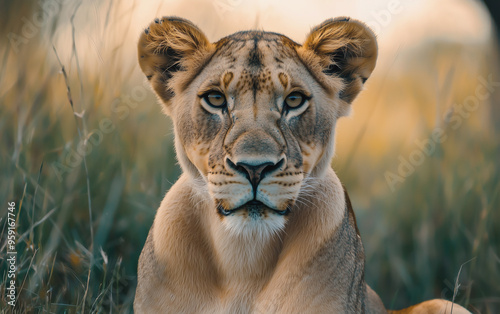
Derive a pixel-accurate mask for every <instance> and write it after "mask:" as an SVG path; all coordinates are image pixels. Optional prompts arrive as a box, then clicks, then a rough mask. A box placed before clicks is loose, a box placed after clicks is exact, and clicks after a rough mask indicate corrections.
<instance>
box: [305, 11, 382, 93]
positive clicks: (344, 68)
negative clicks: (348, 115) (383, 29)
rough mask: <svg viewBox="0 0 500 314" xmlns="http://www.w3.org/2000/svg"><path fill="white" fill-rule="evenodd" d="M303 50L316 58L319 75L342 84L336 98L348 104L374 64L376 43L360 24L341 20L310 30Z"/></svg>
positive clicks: (349, 20)
mask: <svg viewBox="0 0 500 314" xmlns="http://www.w3.org/2000/svg"><path fill="white" fill-rule="evenodd" d="M303 47H304V48H305V49H307V50H310V51H312V52H313V53H314V54H315V55H317V56H318V57H319V60H320V65H321V69H322V72H323V73H324V74H326V75H327V76H338V77H340V78H342V79H343V81H344V84H345V86H344V89H343V90H341V91H340V93H339V95H340V98H341V99H342V100H344V101H345V102H347V103H351V102H352V101H353V100H354V98H356V96H357V95H358V93H359V92H360V91H361V89H362V88H363V84H364V83H365V81H366V80H367V79H368V78H369V77H370V75H371V73H372V71H373V69H374V68H375V64H376V62H377V39H376V37H375V34H374V33H373V32H372V30H371V29H370V28H368V27H367V26H366V25H365V24H363V23H362V22H360V21H357V20H354V19H351V18H348V17H340V18H336V19H329V20H326V21H325V22H323V23H322V24H320V25H318V26H316V27H315V28H313V29H312V31H311V33H310V34H309V35H308V37H307V39H306V41H305V43H304V45H303Z"/></svg>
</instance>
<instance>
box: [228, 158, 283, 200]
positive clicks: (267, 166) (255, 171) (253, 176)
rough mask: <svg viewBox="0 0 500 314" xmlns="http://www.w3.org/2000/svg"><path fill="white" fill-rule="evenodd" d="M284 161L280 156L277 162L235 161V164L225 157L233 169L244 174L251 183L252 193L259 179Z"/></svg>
mask: <svg viewBox="0 0 500 314" xmlns="http://www.w3.org/2000/svg"><path fill="white" fill-rule="evenodd" d="M283 163H284V159H283V158H282V159H281V160H280V161H278V162H277V163H274V162H270V161H267V162H263V163H259V164H256V165H252V164H249V163H245V162H237V163H236V164H235V163H234V162H232V161H231V159H229V158H228V159H227V164H228V165H229V166H230V167H231V168H232V169H233V170H235V171H237V172H239V173H241V174H243V175H245V176H246V177H247V179H248V181H250V183H251V184H252V187H253V190H254V193H255V192H256V190H257V186H258V185H259V183H260V181H262V179H264V177H265V176H266V175H267V174H269V173H271V172H273V171H274V170H276V169H278V168H280V167H281V166H282V165H283Z"/></svg>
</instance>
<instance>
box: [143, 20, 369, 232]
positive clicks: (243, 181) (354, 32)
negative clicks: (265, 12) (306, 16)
mask: <svg viewBox="0 0 500 314" xmlns="http://www.w3.org/2000/svg"><path fill="white" fill-rule="evenodd" d="M138 53H139V63H140V66H141V69H142V70H143V72H144V73H145V75H146V77H147V79H148V80H149V81H150V83H151V85H152V87H153V89H154V91H155V92H156V94H157V95H158V97H159V99H160V101H161V102H162V103H163V104H164V111H165V112H166V113H167V114H168V115H169V116H170V117H171V118H172V120H173V123H174V131H175V146H176V151H177V156H178V159H179V162H180V165H181V167H182V169H183V170H184V172H185V173H187V174H188V175H189V176H190V177H191V178H192V179H193V184H197V185H198V188H200V189H202V190H206V191H207V195H210V198H211V199H212V200H213V204H214V206H213V210H216V211H217V212H218V213H219V215H220V217H221V220H222V222H223V224H224V225H225V226H226V227H227V228H228V229H229V230H234V231H235V232H242V230H245V229H249V228H254V229H266V230H270V231H276V230H279V229H281V228H283V227H284V225H285V222H286V215H287V214H288V213H289V212H290V211H293V210H294V206H298V205H299V204H300V195H301V190H303V189H304V188H305V187H307V185H308V182H310V180H312V179H314V178H318V177H321V176H322V175H323V174H324V172H325V169H326V168H327V167H329V164H330V160H331V158H332V156H333V152H334V130H335V124H336V121H337V119H338V118H339V117H341V116H344V115H347V114H348V113H349V111H350V104H351V103H352V101H353V100H354V98H355V97H356V96H357V95H358V93H359V92H360V91H361V89H362V87H363V84H364V83H365V81H366V80H367V79H368V77H369V76H370V74H371V72H372V71H373V69H374V67H375V63H376V58H377V44H376V39H375V36H374V34H373V32H372V31H371V30H370V29H369V28H367V27H366V26H365V25H364V24H363V23H361V22H359V21H356V20H353V19H349V18H337V19H330V20H327V21H325V22H324V23H322V24H320V25H319V26H317V27H315V28H313V29H312V31H311V32H310V34H309V35H308V36H307V39H306V40H305V42H304V44H302V45H300V44H298V43H296V42H294V41H292V40H291V39H289V38H288V37H286V36H283V35H280V34H276V33H271V32H263V31H245V32H238V33H235V34H232V35H230V36H227V37H225V38H222V39H221V40H219V41H217V42H215V43H210V42H209V40H208V39H207V38H206V36H205V35H204V34H203V33H202V32H201V30H200V29H198V28H197V27H196V26H195V25H194V24H192V23H191V22H189V21H187V20H184V19H181V18H177V17H164V18H162V19H157V20H155V22H154V23H152V24H151V25H150V26H149V27H148V28H147V29H146V30H145V31H144V33H143V34H142V35H141V38H140V40H139V46H138ZM195 182H196V183H195Z"/></svg>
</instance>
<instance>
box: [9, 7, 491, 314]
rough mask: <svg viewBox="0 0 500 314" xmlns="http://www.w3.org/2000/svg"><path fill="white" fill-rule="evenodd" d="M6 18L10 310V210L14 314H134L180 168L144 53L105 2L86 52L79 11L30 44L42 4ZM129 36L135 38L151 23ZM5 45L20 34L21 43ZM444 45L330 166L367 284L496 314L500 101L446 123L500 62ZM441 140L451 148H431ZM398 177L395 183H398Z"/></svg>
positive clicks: (395, 81) (380, 85)
mask: <svg viewBox="0 0 500 314" xmlns="http://www.w3.org/2000/svg"><path fill="white" fill-rule="evenodd" d="M46 2H47V3H48V2H50V1H46ZM2 6H3V8H5V10H4V11H3V12H2V13H1V14H0V18H1V23H3V24H1V26H2V28H1V31H0V35H1V38H0V134H1V142H2V146H1V148H0V206H1V207H0V230H1V233H0V234H1V241H0V249H1V250H0V252H1V253H0V256H1V257H2V260H1V261H0V293H1V295H0V309H1V310H0V312H2V313H10V312H11V311H12V308H11V307H10V306H9V305H8V301H9V299H8V298H7V290H6V289H7V281H8V278H7V276H8V261H7V254H5V253H6V250H7V241H6V240H7V234H8V231H7V230H8V226H7V210H8V205H7V204H8V202H15V203H16V205H15V210H14V212H15V215H16V224H17V231H16V238H17V246H16V251H17V267H18V270H17V278H16V287H17V292H18V299H17V304H16V307H15V309H14V310H13V311H14V312H15V313H26V312H28V313H39V312H57V313H64V312H67V313H80V312H84V313H87V312H113V313H118V312H120V313H121V312H123V313H127V312H132V302H133V298H134V292H135V285H136V268H137V260H138V257H139V254H140V251H141V249H142V246H143V244H144V241H145V239H146V236H147V232H148V230H149V227H150V226H151V223H152V220H153V218H154V215H155V211H156V208H157V207H158V205H159V203H160V201H161V199H162V198H163V196H164V195H165V193H166V191H167V190H168V189H169V187H170V186H171V185H172V184H173V182H175V180H176V179H177V177H178V176H179V174H180V169H179V167H178V165H177V164H176V159H175V152H174V149H173V145H172V141H173V134H172V130H171V125H170V120H168V119H167V118H166V117H164V116H163V115H162V113H161V108H160V106H159V105H158V104H157V102H156V99H155V97H154V96H153V94H152V92H151V91H150V90H149V88H148V87H147V86H146V85H145V83H144V79H143V76H142V74H141V73H140V70H139V69H138V67H137V65H136V63H135V62H136V61H135V60H136V59H135V58H136V56H135V51H134V50H133V47H135V42H134V43H132V44H130V43H125V42H122V41H124V40H125V38H128V37H127V36H124V37H123V38H121V37H120V36H116V35H113V34H112V35H109V31H113V30H115V29H114V28H112V27H111V26H110V25H111V24H112V23H113V22H115V21H118V20H120V19H125V20H126V19H127V15H126V13H127V12H128V11H127V10H124V9H119V8H116V7H115V4H114V3H113V2H105V3H104V4H102V7H99V10H101V11H100V12H102V14H100V15H99V16H101V20H100V21H99V23H101V24H102V25H103V29H104V31H103V35H102V36H103V37H102V38H101V39H100V40H96V39H92V38H90V37H89V38H90V39H87V40H86V41H85V43H86V44H83V43H81V42H79V41H78V40H77V39H78V36H80V37H84V35H85V34H86V33H85V30H86V28H85V27H82V28H81V29H80V28H79V27H78V25H79V24H78V23H76V22H74V23H72V15H73V13H75V12H79V11H78V10H77V8H78V6H77V5H76V4H75V3H73V2H71V1H69V2H68V3H67V4H65V6H64V8H63V9H60V10H57V12H56V11H54V12H55V13H54V14H53V15H52V16H51V19H50V20H49V21H47V22H45V23H44V24H43V27H37V26H36V25H35V30H37V31H36V32H35V33H34V34H33V36H28V37H29V38H28V37H26V36H25V35H22V34H23V33H22V32H23V30H22V29H23V27H26V25H27V22H26V20H22V19H19V17H23V16H24V17H28V19H27V20H28V21H29V20H30V19H31V17H32V16H33V12H37V10H39V7H38V4H36V3H35V2H32V3H30V2H29V1H27V2H14V1H4V2H2ZM83 9H85V8H83V7H82V10H83ZM86 9H87V11H92V10H93V8H92V7H90V8H86ZM87 11H83V12H87ZM6 12H9V13H8V14H7V13H6ZM124 12H125V13H124ZM81 15H83V16H77V18H76V19H78V18H79V19H80V21H81V20H84V19H85V18H86V16H85V13H82V14H81ZM158 15H162V13H159V14H158ZM318 22H320V21H318ZM75 25H76V27H75V29H76V33H77V34H78V36H73V35H72V34H74V33H75V30H74V29H73V28H72V26H75ZM122 25H123V23H122ZM127 27H128V28H130V30H129V31H130V32H131V33H132V34H138V32H140V30H141V28H142V27H143V25H135V24H133V23H131V25H127ZM115 31H116V30H115ZM11 33H16V34H21V35H20V36H21V37H20V38H17V39H16V40H18V41H17V43H18V44H17V45H15V44H12V37H9V36H8V34H11ZM127 34H128V33H127ZM22 36H24V37H22ZM132 37H133V36H132ZM75 38H76V41H75V42H73V39H75ZM23 39H24V40H23ZM108 39H109V40H108ZM19 40H20V41H19ZM134 40H135V39H134ZM437 45H438V43H431V44H427V46H426V47H436V46H437ZM75 47H76V49H75ZM130 47H132V48H130ZM443 47H444V48H443ZM443 47H441V48H442V49H441V48H440V49H435V50H432V49H431V51H430V52H428V51H427V52H426V54H425V55H424V58H427V59H425V60H422V54H421V53H420V52H419V51H418V50H417V52H418V53H417V52H416V53H415V54H414V55H413V57H414V56H416V55H417V54H418V56H419V59H416V58H413V57H412V54H408V55H406V57H405V58H406V61H405V60H400V61H398V62H400V63H398V64H397V65H396V66H399V68H400V69H401V64H406V65H407V67H406V68H404V67H403V68H402V69H403V70H400V72H401V73H404V74H398V75H396V76H390V75H389V76H387V75H385V73H392V72H391V71H392V70H391V69H390V68H389V67H386V68H384V63H381V64H382V68H381V69H379V70H378V71H379V72H377V74H375V75H374V77H373V79H372V81H371V82H370V83H369V84H368V87H367V91H366V92H365V94H364V95H363V96H361V97H360V99H359V100H358V101H357V102H356V103H355V114H354V116H353V118H349V119H345V121H343V122H341V123H340V128H339V130H338V132H337V134H338V135H337V141H338V143H337V152H338V153H337V156H336V158H335V159H334V161H333V163H332V165H333V167H334V169H335V170H336V172H337V173H338V175H339V177H340V179H341V181H342V182H343V183H344V185H345V186H346V187H347V189H348V190H349V192H350V194H351V200H352V201H353V205H354V208H355V211H356V214H357V218H358V225H359V229H360V231H361V234H362V237H363V241H364V245H365V251H366V265H367V266H366V280H367V282H368V283H369V284H370V285H371V286H372V288H374V290H375V291H377V292H378V293H379V295H380V296H381V297H382V299H383V301H384V303H385V305H386V306H387V307H389V308H402V307H405V306H408V305H410V304H414V303H417V302H420V301H423V300H426V299H430V298H437V297H441V298H446V299H449V300H452V299H454V300H455V302H458V303H460V304H461V305H463V306H466V307H467V308H468V309H469V310H471V311H472V312H475V313H498V312H500V284H499V283H500V228H499V226H498V224H499V223H500V196H499V194H500V170H499V169H500V168H499V160H500V159H499V157H500V141H499V138H500V137H499V135H500V134H499V132H498V129H499V128H498V126H499V125H500V121H498V120H495V119H494V117H495V114H494V111H495V110H497V109H495V108H498V106H499V105H500V104H499V103H498V102H497V99H498V96H496V95H498V92H500V90H495V88H497V89H498V87H492V91H491V93H490V95H489V96H488V97H486V99H484V100H481V101H480V105H479V106H478V107H474V108H473V109H470V110H468V109H467V110H465V111H462V112H461V113H460V111H459V110H457V109H456V108H455V109H450V108H452V106H451V105H452V104H453V103H457V104H463V103H464V102H465V99H467V97H468V96H471V95H472V96H474V95H475V94H474V91H475V89H476V88H477V86H479V85H478V84H480V79H481V78H488V75H490V74H492V73H493V74H492V75H493V77H494V78H495V79H496V81H498V72H497V71H496V68H495V67H493V66H491V64H494V62H495V60H496V58H497V57H498V56H497V55H496V54H491V52H490V53H489V54H488V53H486V52H485V53H484V55H483V54H481V53H482V51H483V50H482V48H478V49H476V50H474V49H472V50H470V48H467V47H459V48H460V49H461V52H462V54H461V56H462V57H463V58H466V59H467V60H468V61H467V62H468V63H467V62H464V64H461V66H462V70H461V71H458V70H457V71H454V70H453V71H452V70H450V68H453V66H450V64H449V63H447V62H445V61H443V60H448V59H449V56H450V55H452V54H451V53H450V51H456V50H457V49H456V48H457V47H452V48H450V47H449V46H443ZM485 47H486V46H485ZM422 49H423V48H422ZM446 49H451V50H446ZM468 49H469V50H468ZM485 49H486V48H485ZM471 53H476V54H477V57H478V58H470V55H471ZM89 54H91V55H92V57H89V56H88V55H89ZM443 54H444V55H443ZM454 56H455V55H454ZM464 56H466V57H464ZM462 57H460V58H462ZM58 58H59V60H58ZM89 60H94V61H95V62H94V63H92V62H89ZM124 60H126V62H124ZM415 60H417V61H415ZM429 60H430V61H429ZM457 60H458V59H457ZM460 60H462V59H460ZM460 60H459V61H460ZM471 60H472V61H471ZM405 62H406V63H405ZM457 62H458V61H457ZM460 62H461V61H460ZM415 63H417V64H418V65H417V66H415V65H414V64H415ZM434 63H436V64H437V65H438V66H435V67H434ZM408 64H410V65H411V64H413V67H411V66H410V65H408ZM426 66H427V67H429V68H432V69H435V70H436V73H434V72H432V71H431V72H429V71H427V70H422V67H426ZM63 69H64V70H63ZM426 69H427V68H426ZM398 73H399V72H398ZM429 73H430V74H429ZM443 73H444V74H443ZM436 77H438V79H436ZM415 80H416V81H418V82H419V83H418V84H415ZM435 81H437V82H438V84H437V85H439V86H440V88H438V92H436V90H435V89H434V87H433V86H434V85H435V84H434V82H435ZM450 82H452V83H450ZM68 88H69V91H68ZM495 97H496V98H495ZM436 98H437V99H438V100H436ZM373 99H377V100H376V101H374V100H373ZM378 103H380V104H381V105H378ZM437 105H439V106H440V107H439V108H437ZM370 106H373V107H370ZM436 108H437V109H436ZM492 108H493V109H492ZM459 122H460V123H459ZM437 129H439V130H441V132H442V136H441V139H442V140H441V141H434V140H433V138H434V137H433V134H435V133H433V132H436V130H437ZM416 142H418V143H427V144H425V145H428V146H425V145H424V144H423V146H422V145H419V144H415V143H416ZM429 145H430V146H429ZM421 147H423V148H421ZM430 147H432V149H431V148H430ZM419 156H420V157H419ZM417 157H418V158H417ZM402 159H403V160H405V161H406V162H407V163H410V167H409V168H405V166H401V164H402V163H405V162H402V161H401V160H402ZM411 160H414V161H416V160H418V162H417V163H412V161H411ZM407 166H408V165H407ZM398 168H402V169H403V170H404V169H406V170H405V171H403V172H401V171H399V169H398ZM389 172H390V173H391V174H393V175H395V176H397V179H394V177H392V178H393V179H392V181H391V179H389V181H388V179H387V178H388V173H389ZM389 178H391V177H389ZM394 180H395V181H394ZM391 182H392V183H391Z"/></svg>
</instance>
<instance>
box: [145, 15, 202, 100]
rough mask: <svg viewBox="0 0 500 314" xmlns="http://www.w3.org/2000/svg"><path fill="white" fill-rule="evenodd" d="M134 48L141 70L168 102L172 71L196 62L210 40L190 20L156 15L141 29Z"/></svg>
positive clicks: (171, 92)
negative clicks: (136, 50) (136, 51)
mask: <svg viewBox="0 0 500 314" xmlns="http://www.w3.org/2000/svg"><path fill="white" fill-rule="evenodd" d="M137 48H138V57H139V65H140V67H141V69H142V71H143V72H144V74H145V75H146V77H147V79H148V80H149V81H150V83H151V86H152V87H153V89H154V90H155V92H156V94H157V95H158V96H159V97H160V98H161V100H162V101H163V102H164V103H165V105H167V106H168V103H169V100H170V99H171V98H172V97H173V96H174V90H173V88H172V82H170V81H171V79H172V77H173V76H174V74H175V73H176V72H178V71H183V70H187V69H190V68H192V67H196V66H197V65H199V64H198V63H199V62H200V60H201V59H202V56H203V55H206V53H207V52H208V51H209V50H210V48H211V44H210V42H209V41H208V39H207V37H206V36H205V35H204V34H203V33H202V32H201V30H200V29H199V28H198V27H196V26H195V25H194V24H193V23H191V22H190V21H188V20H185V19H181V18H178V17H163V18H161V19H155V20H154V22H152V23H151V24H150V25H149V27H148V28H147V29H146V30H145V31H144V32H143V33H142V35H141V37H140V39H139V43H138V47H137Z"/></svg>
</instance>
